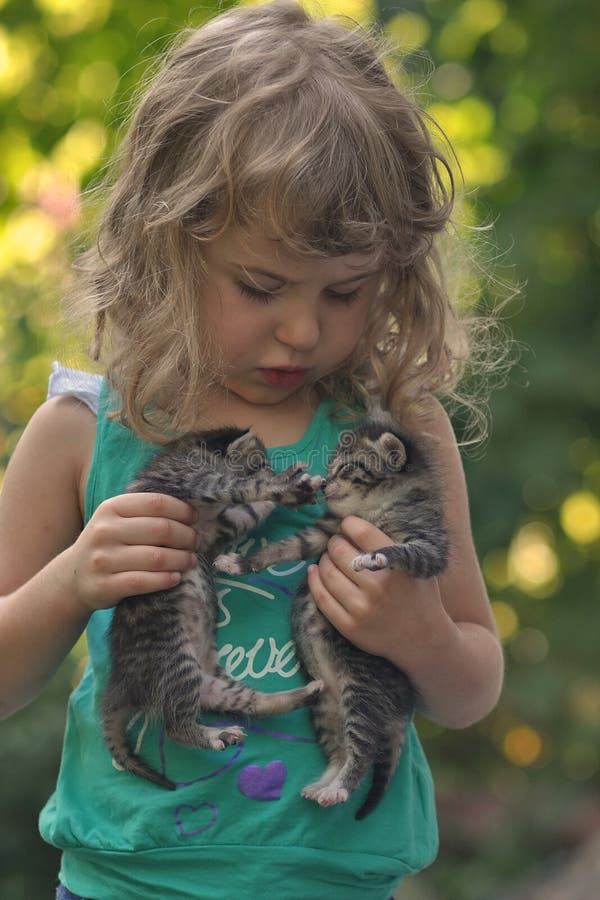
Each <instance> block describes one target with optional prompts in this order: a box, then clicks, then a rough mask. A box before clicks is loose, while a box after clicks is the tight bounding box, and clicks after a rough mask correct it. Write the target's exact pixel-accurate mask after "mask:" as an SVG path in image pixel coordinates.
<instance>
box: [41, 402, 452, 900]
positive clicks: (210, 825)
mask: <svg viewBox="0 0 600 900" xmlns="http://www.w3.org/2000/svg"><path fill="white" fill-rule="evenodd" d="M109 403H110V400H109V397H108V391H107V389H106V385H103V389H102V393H101V397H100V405H99V410H98V424H97V433H96V445H95V450H94V458H93V463H92V468H91V471H90V476H89V481H88V486H87V494H86V521H87V519H89V518H90V516H91V515H92V513H93V512H94V510H95V509H96V508H97V506H98V505H99V504H100V503H102V502H103V501H104V500H106V499H107V498H109V497H112V496H115V495H116V494H120V493H123V491H124V490H125V488H126V486H127V484H128V483H129V481H130V480H131V479H132V478H133V476H134V475H135V474H136V473H137V472H138V471H139V470H140V469H141V467H142V466H143V465H144V464H145V463H146V462H147V461H148V460H149V459H150V458H151V457H152V456H153V455H154V454H155V453H156V451H157V447H156V446H153V445H151V444H147V443H144V442H142V441H141V440H140V439H139V438H137V437H136V436H135V434H134V433H133V432H132V431H131V430H130V429H128V428H125V427H123V426H122V425H120V424H118V423H116V422H113V421H110V420H109V419H107V417H106V412H107V408H108V406H109ZM345 427H348V426H347V423H346V424H344V423H341V422H339V421H336V420H335V419H334V418H333V417H332V415H331V404H330V403H328V402H323V403H322V404H321V405H320V406H319V408H318V409H317V411H316V413H315V415H314V417H313V420H312V422H311V424H310V426H309V428H308V430H307V432H306V433H305V434H304V436H303V437H302V438H301V439H300V440H299V441H298V442H297V443H295V444H292V445H289V446H285V447H276V448H273V449H270V450H269V451H268V455H269V458H270V461H271V464H272V465H273V467H274V469H275V470H276V471H281V470H282V469H284V468H285V467H286V466H287V465H289V464H290V463H292V462H293V461H297V460H305V461H306V462H307V463H308V464H309V470H310V471H311V473H313V474H315V475H324V474H325V469H326V466H327V461H328V455H329V453H330V452H331V451H332V450H333V448H334V447H335V445H336V443H337V440H338V436H339V433H340V431H341V430H343V428H345ZM322 511H323V508H322V507H304V508H302V509H299V510H287V509H283V508H280V507H278V508H277V509H276V510H275V512H274V513H273V514H272V515H271V516H270V517H269V519H268V520H267V521H266V522H265V523H263V524H262V525H261V526H260V528H258V529H256V530H255V531H254V532H251V533H250V534H249V535H247V536H246V537H245V538H244V539H242V540H241V541H239V542H238V544H237V545H236V549H238V550H240V551H241V552H246V551H247V550H250V549H252V548H254V547H257V546H260V545H261V543H263V542H267V541H274V540H278V539H280V538H282V537H284V536H285V535H287V534H291V533H292V532H294V531H297V530H298V529H299V528H301V527H303V526H305V525H306V524H308V523H309V522H310V521H312V520H314V519H315V518H318V516H319V515H321V514H322ZM306 565H307V563H306V562H295V563H286V564H281V565H279V566H274V567H272V568H270V569H267V570H265V571H264V572H260V573H258V574H256V575H249V576H244V577H229V576H225V575H223V576H222V577H219V578H218V579H217V591H218V598H219V621H218V628H217V642H218V647H219V653H220V660H221V663H222V664H223V665H224V666H225V668H226V669H227V671H228V672H230V673H231V674H232V675H233V676H235V677H237V678H242V679H243V680H244V681H246V682H247V683H248V684H249V685H251V686H253V687H256V688H258V689H260V690H263V691H269V692H270V691H277V690H282V689H287V688H292V687H295V686H297V685H300V684H302V683H303V680H304V678H303V675H302V672H301V671H300V667H299V663H298V660H297V658H296V655H295V652H294V644H293V641H292V638H291V631H290V603H291V601H292V598H293V596H294V592H295V590H296V587H297V586H298V584H299V581H300V579H301V578H302V575H303V573H304V572H305V570H306ZM111 615H112V611H111V610H100V611H98V612H96V613H94V615H93V616H92V617H91V619H90V621H89V625H88V628H87V642H88V650H89V658H88V662H87V665H86V668H85V672H84V675H83V677H82V679H81V681H80V683H79V685H78V686H77V688H76V689H75V690H74V691H73V693H72V695H71V697H70V700H69V706H68V714H67V726H66V733H65V741H64V747H63V755H62V761H61V766H60V771H59V775H58V782H57V786H56V790H55V792H54V793H53V795H52V796H51V797H50V799H49V800H48V802H47V804H46V806H45V807H44V809H43V810H42V813H41V816H40V831H41V834H42V837H43V838H44V839H45V840H46V841H48V842H49V843H51V844H53V845H54V846H56V847H59V848H61V849H62V850H63V856H62V865H61V871H60V878H61V881H62V882H63V883H64V884H65V885H66V886H67V887H68V888H69V889H70V890H71V891H73V892H74V893H77V894H80V895H82V896H84V897H91V898H94V900H116V898H119V900H184V898H185V900H190V898H192V900H213V898H214V900H217V898H218V900H222V898H223V897H227V898H229V897H231V898H243V897H250V896H254V895H255V894H256V892H257V891H258V890H260V889H261V888H262V887H263V886H264V889H265V890H268V891H269V895H270V897H272V898H274V900H284V898H285V900H308V898H310V900H320V898H327V900H352V898H356V900H371V898H372V900H384V898H387V897H389V895H390V893H391V892H392V890H393V888H394V887H395V885H397V883H398V882H399V881H400V880H401V878H402V877H403V876H404V875H406V874H411V873H414V872H416V871H418V870H419V869H421V868H423V867H424V866H426V865H428V864H429V863H431V862H432V860H433V859H434V858H435V855H436V853H437V826H436V817H435V808H434V800H433V786H432V780H431V774H430V771H429V767H428V765H427V762H426V760H425V757H424V754H423V751H422V748H421V745H420V743H419V740H418V737H417V735H416V733H415V731H414V728H413V727H412V726H411V727H410V729H409V733H408V739H407V742H406V746H405V748H404V751H403V754H402V757H401V760H400V764H399V767H398V770H397V773H396V776H395V778H394V781H393V783H392V784H391V786H390V788H389V790H388V792H387V794H386V795H385V797H384V799H383V800H382V802H381V803H380V805H379V806H378V807H377V809H376V810H375V811H374V812H373V813H372V814H371V815H370V816H369V817H368V818H367V819H365V820H364V821H360V822H357V821H355V819H354V813H355V812H356V810H357V809H358V807H359V806H360V805H361V803H362V801H363V799H364V796H365V794H366V791H367V789H368V781H369V778H368V777H367V779H365V783H364V784H363V785H361V787H360V789H359V790H358V791H357V792H356V794H355V795H353V796H352V797H351V798H350V800H349V801H348V802H347V803H345V804H342V805H339V806H334V807H331V808H329V809H321V808H320V807H319V806H317V805H316V804H314V803H311V802H310V801H308V800H305V799H304V798H302V797H301V796H300V790H301V788H302V787H303V786H304V785H305V784H307V783H309V782H310V781H314V780H315V779H316V778H317V777H318V776H319V775H320V774H321V772H322V771H323V769H324V766H325V757H324V754H323V752H322V750H321V749H320V747H319V746H318V744H317V743H316V742H315V738H314V733H313V730H312V727H311V719H310V713H309V711H307V710H305V709H299V710H295V711H293V712H291V713H288V714H286V715H282V716H278V717H272V718H268V719H255V720H251V721H250V722H248V723H246V724H245V729H246V732H247V736H246V738H245V739H244V741H243V743H241V744H239V745H237V746H234V747H229V748H228V749H227V750H225V751H223V752H217V751H210V750H194V749H192V748H187V747H182V746H180V745H178V744H176V743H174V742H171V741H169V740H168V739H165V738H164V735H163V733H162V731H161V728H160V725H154V724H152V723H149V722H146V721H145V720H144V719H143V718H142V717H141V716H138V717H137V718H134V719H132V721H131V722H130V724H129V729H130V734H131V739H132V741H133V743H134V745H135V746H136V748H137V749H138V751H139V752H140V753H141V754H142V755H143V756H144V758H145V759H147V760H148V761H149V762H150V763H151V765H152V766H154V767H155V768H157V769H159V770H161V771H164V772H166V773H167V775H168V776H169V777H170V778H171V779H173V780H174V781H176V782H177V785H178V789H177V790H176V791H174V792H172V791H166V790H162V789H161V788H158V787H157V786H156V785H153V784H150V783H148V782H146V781H144V780H142V779H140V778H136V777H134V776H132V775H130V774H129V773H127V772H122V771H118V770H117V769H116V768H115V767H114V765H113V763H112V760H111V757H110V754H109V753H108V751H107V749H106V746H105V744H104V741H103V738H102V733H101V724H100V722H101V718H100V709H101V697H102V691H103V686H104V684H105V681H106V675H107V667H108V664H109V657H108V646H107V640H106V636H107V629H108V626H109V622H110V617H111ZM203 720H204V721H206V722H226V721H228V719H227V717H226V716H223V715H221V716H219V715H205V716H203ZM229 721H231V720H229ZM374 739H375V740H376V736H374Z"/></svg>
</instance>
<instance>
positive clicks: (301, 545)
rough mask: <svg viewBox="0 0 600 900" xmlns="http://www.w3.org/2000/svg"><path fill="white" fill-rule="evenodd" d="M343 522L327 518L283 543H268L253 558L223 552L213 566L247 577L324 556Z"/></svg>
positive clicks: (335, 518) (332, 517)
mask: <svg viewBox="0 0 600 900" xmlns="http://www.w3.org/2000/svg"><path fill="white" fill-rule="evenodd" d="M339 522H340V520H339V519H338V518H337V517H334V516H326V517H324V518H323V519H321V520H320V521H319V522H318V523H317V524H316V525H311V526H309V527H308V528H305V529H304V531H300V532H298V534H293V535H292V536H291V537H289V538H285V539H284V540H282V541H276V542H275V543H274V544H267V546H266V547H263V548H262V549H261V550H258V551H257V552H256V553H253V554H251V555H250V556H242V555H241V553H223V554H221V555H220V556H217V557H216V559H215V561H214V563H213V565H214V567H215V568H216V569H218V570H219V572H226V573H227V574H228V575H244V574H248V572H260V571H261V569H266V568H267V567H268V566H274V565H276V564H277V563H281V562H291V561H292V560H295V559H309V558H310V557H311V556H320V555H321V553H323V552H324V551H325V550H326V549H327V542H328V541H329V538H330V537H331V535H332V534H337V532H338V531H339Z"/></svg>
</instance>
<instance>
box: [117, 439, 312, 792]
mask: <svg viewBox="0 0 600 900" xmlns="http://www.w3.org/2000/svg"><path fill="white" fill-rule="evenodd" d="M321 482H322V479H320V478H311V476H309V475H307V474H306V472H305V467H304V466H302V465H298V466H293V467H290V468H289V469H287V470H286V471H285V472H283V473H282V474H281V475H275V473H274V472H273V470H272V469H271V467H270V466H269V464H268V462H267V458H266V455H265V449H264V446H263V444H262V443H261V442H260V441H259V439H258V438H257V437H256V436H255V435H254V434H253V433H252V432H251V431H241V430H239V429H233V428H231V429H219V430H215V431H210V432H199V433H197V434H193V435H188V436H186V437H184V438H182V439H180V440H177V441H174V442H173V443H172V444H169V445H167V446H166V447H165V448H164V449H163V450H162V451H161V452H160V453H159V454H158V455H157V456H156V457H155V458H154V460H152V462H150V464H149V465H148V466H147V467H146V468H145V469H144V470H143V472H142V473H141V474H140V475H139V476H138V477H137V478H136V479H135V480H134V481H133V482H132V483H131V484H130V486H129V488H128V490H129V491H130V492H134V491H135V492H148V491H149V492H159V493H165V494H171V495H172V496H175V497H178V498H180V499H182V500H186V501H187V502H189V503H191V504H192V505H193V506H195V507H196V508H197V509H198V510H199V512H200V517H199V521H198V523H197V525H196V526H195V527H196V530H197V532H198V535H199V537H200V542H199V543H200V549H198V551H197V554H196V555H197V565H196V567H195V568H194V569H191V570H190V571H188V572H187V573H184V575H183V577H182V580H181V581H180V583H179V584H178V585H176V586H175V587H173V588H170V589H168V590H164V591H156V592H154V593H150V594H143V595H140V596H132V597H126V598H125V599H123V600H122V601H121V602H120V603H119V604H118V606H117V607H116V608H115V612H114V616H113V619H112V624H111V628H110V653H111V671H110V676H109V680H108V685H107V688H106V692H105V694H104V701H103V730H104V737H105V740H106V743H107V746H108V749H109V751H110V753H111V754H112V756H113V759H114V760H115V762H116V763H118V764H119V765H120V766H122V767H123V768H124V769H126V770H128V771H129V772H132V773H133V774H135V775H139V776H141V777H142V778H146V779H147V780H148V781H152V782H154V783H155V784H159V785H161V786H163V787H167V788H170V789H171V790H173V789H174V788H175V787H176V785H175V783H174V782H172V781H171V780H170V779H169V778H167V777H166V776H165V775H164V774H161V773H159V772H156V771H155V770H154V769H152V768H151V767H150V766H149V765H148V764H147V763H145V762H144V760H142V759H141V758H140V757H139V756H138V755H136V753H135V752H134V750H133V747H132V745H131V743H130V741H129V738H128V736H127V722H128V720H129V719H130V717H131V716H132V714H133V713H134V712H135V711H138V710H141V711H143V712H144V713H145V714H146V715H148V716H149V717H150V718H151V719H152V720H153V721H162V723H163V725H164V728H165V732H166V734H167V735H168V736H169V737H170V738H172V739H173V740H175V741H178V742H180V743H182V744H188V745H190V746H193V747H207V748H212V749H215V750H223V749H224V748H225V747H227V746H229V745H231V744H235V743H237V742H238V741H240V740H241V738H242V737H243V735H244V732H243V731H242V729H241V728H238V727H229V728H216V727H207V726H205V725H202V724H201V723H200V722H198V721H197V718H198V714H199V712H200V711H201V710H207V711H208V710H215V711H216V710H219V711H222V712H234V713H241V714H245V715H257V716H266V715H275V714H278V713H282V712H287V711H289V710H292V709H296V708H297V707H299V706H304V705H307V704H309V703H311V702H313V701H314V699H315V697H316V696H317V694H318V692H319V691H320V688H321V685H320V684H319V683H318V682H312V683H311V684H309V685H307V686H306V687H303V688H298V689H296V690H291V691H280V692H278V693H274V694H264V693H261V692H260V691H255V690H251V689H250V688H248V687H246V686H245V685H244V684H242V683H241V682H240V681H237V680H235V679H234V678H231V677H230V676H229V675H227V674H226V673H225V672H224V671H223V670H222V668H221V667H220V666H219V665H218V661H217V659H218V657H217V649H216V644H215V636H214V635H215V627H216V617H217V598H216V593H215V587H214V575H213V567H212V560H213V558H214V556H215V554H216V553H217V552H218V551H219V550H220V549H222V548H223V547H225V546H226V545H227V544H229V543H230V542H231V541H232V540H234V539H236V538H239V537H240V536H242V535H243V534H245V533H246V532H247V531H249V530H250V529H251V528H253V527H254V526H255V525H256V524H257V523H258V522H260V521H261V520H262V519H264V518H265V517H266V516H267V515H268V514H269V513H270V512H271V510H272V509H273V508H274V506H275V503H282V504H284V505H287V506H298V505H301V504H304V503H314V502H315V500H316V491H317V490H318V489H319V487H320V486H321Z"/></svg>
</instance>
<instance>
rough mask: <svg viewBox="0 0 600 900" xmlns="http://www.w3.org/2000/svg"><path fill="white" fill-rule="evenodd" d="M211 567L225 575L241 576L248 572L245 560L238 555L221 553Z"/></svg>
mask: <svg viewBox="0 0 600 900" xmlns="http://www.w3.org/2000/svg"><path fill="white" fill-rule="evenodd" d="M213 566H214V568H215V569H217V571H218V572H225V573H226V574H227V575H243V574H244V573H245V572H249V571H250V568H249V567H248V565H247V563H246V558H245V557H244V556H241V554H239V553H221V554H220V555H219V556H216V557H215V560H214V562H213Z"/></svg>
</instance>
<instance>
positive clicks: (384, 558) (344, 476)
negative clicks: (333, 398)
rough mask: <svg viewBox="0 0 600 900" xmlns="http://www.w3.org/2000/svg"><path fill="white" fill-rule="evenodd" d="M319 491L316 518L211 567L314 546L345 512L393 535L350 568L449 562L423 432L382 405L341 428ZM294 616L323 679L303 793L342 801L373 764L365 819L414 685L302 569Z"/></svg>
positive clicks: (389, 771)
mask: <svg viewBox="0 0 600 900" xmlns="http://www.w3.org/2000/svg"><path fill="white" fill-rule="evenodd" d="M324 492H325V498H326V500H327V504H328V507H329V509H328V512H327V513H326V514H325V516H324V517H323V518H322V519H320V520H319V521H318V522H317V523H316V524H315V525H313V526H310V527H308V528H306V529H304V530H303V531H301V532H299V533H298V534H296V535H292V536H291V537H289V538H287V539H285V540H282V541H279V542H277V543H274V544H270V545H267V546H266V547H264V548H263V549H261V550H259V551H258V552H257V553H255V554H253V555H252V556H249V557H242V556H240V555H239V554H226V555H223V556H219V557H217V558H216V559H215V567H216V568H217V569H220V570H221V571H223V572H228V573H230V574H240V573H242V572H253V571H258V570H260V569H263V568H264V567H265V566H270V565H274V564H276V563H279V562H284V561H288V560H293V559H298V558H301V559H306V558H309V557H313V556H318V555H320V554H321V553H323V551H324V550H326V548H327V542H328V540H329V538H330V537H331V536H332V535H333V534H336V533H338V532H339V531H340V524H341V521H342V519H343V518H344V517H345V516H348V515H359V516H361V517H362V518H363V519H366V520H368V521H369V522H371V523H372V524H373V525H375V526H377V528H380V529H381V530H382V531H385V533H386V534H387V535H389V537H390V538H391V540H392V541H393V543H392V544H390V546H388V547H382V548H381V549H380V550H377V551H375V552H373V553H360V554H359V555H358V556H356V557H355V558H354V560H353V562H352V568H353V569H354V571H357V572H359V571H361V570H363V569H370V570H378V569H386V568H391V569H395V568H399V569H403V570H404V571H405V572H407V573H408V574H409V575H412V576H413V577H415V578H430V577H432V576H434V575H437V574H439V573H440V572H442V571H443V570H444V568H445V567H446V564H447V561H448V543H447V536H446V529H445V527H444V523H443V519H442V497H441V484H440V478H439V476H438V474H437V471H436V468H435V466H434V465H433V461H432V458H431V453H430V451H429V450H428V448H427V445H426V443H425V441H424V440H423V438H420V437H417V436H416V435H414V434H413V435H409V434H406V433H404V432H403V431H400V430H399V429H398V428H397V426H395V425H394V424H393V423H392V421H391V419H389V418H387V417H384V416H383V415H382V414H381V415H379V416H377V417H371V418H369V419H368V420H367V421H366V423H365V424H364V425H363V426H361V427H359V428H357V429H356V430H354V431H349V432H345V433H344V434H343V435H342V437H341V439H340V441H339V444H338V446H337V448H336V450H335V453H334V455H333V458H332V459H331V461H330V463H329V466H328V471H327V480H326V483H325V488H324ZM398 602H402V599H401V598H398ZM292 623H293V633H294V640H295V642H296V647H297V650H298V655H299V657H300V659H301V662H302V664H303V666H304V668H305V669H306V671H307V672H308V673H309V674H310V675H311V677H313V678H319V679H321V680H322V681H323V683H324V690H323V693H322V694H320V695H319V696H318V697H317V699H316V701H315V705H314V707H313V710H312V712H313V718H314V724H315V731H316V734H317V738H318V740H319V742H320V744H321V746H322V747H323V749H324V751H325V753H326V755H327V758H328V761H329V764H328V766H327V768H326V770H325V771H324V773H323V775H322V776H321V778H320V779H319V780H318V781H317V782H315V783H314V784H309V785H307V786H306V787H305V788H304V789H303V791H302V794H303V796H304V797H307V798H308V799H310V800H315V801H316V802H317V803H319V804H320V805H321V806H332V805H333V804H335V803H342V802H344V801H345V800H347V799H348V797H349V795H350V794H351V793H352V792H353V791H354V790H355V789H356V787H357V786H358V784H359V782H360V781H361V780H362V778H363V777H364V775H365V774H366V772H367V770H368V769H369V767H370V766H371V764H374V770H373V781H372V784H371V788H370V790H369V792H368V794H367V797H366V799H365V802H364V803H363V804H362V806H361V807H360V809H359V811H358V812H357V814H356V818H357V819H362V818H364V817H365V816H366V815H367V814H368V813H370V812H371V811H372V810H373V809H374V808H375V807H376V806H377V804H378V803H379V801H380V800H381V798H382V797H383V795H384V793H385V791H386V789H387V787H388V785H389V783H390V781H391V779H392V776H393V774H394V772H395V770H396V767H397V764H398V760H399V758H400V753H401V752H402V747H403V745H404V740H405V733H406V726H407V723H408V721H409V719H410V717H411V715H412V713H413V710H414V708H415V702H416V699H417V690H416V688H415V687H414V685H413V684H412V683H411V681H410V680H409V678H408V676H407V675H405V674H404V673H403V672H402V671H401V670H400V669H398V668H397V667H396V666H395V665H393V664H392V663H391V662H389V661H388V660H387V659H384V658H383V657H380V656H374V655H373V654H370V653H366V652H365V651H363V650H361V649H359V648H358V647H356V646H355V645H354V644H352V643H350V641H348V640H347V639H346V638H345V637H343V635H341V634H340V633H339V632H338V631H337V630H336V629H335V628H334V627H333V626H332V625H331V623H330V622H329V621H328V620H327V619H326V618H325V616H323V614H322V613H321V612H320V611H319V609H318V608H317V606H316V605H315V602H314V600H313V598H312V595H311V593H310V591H309V589H308V582H307V579H305V580H304V582H303V584H302V585H301V586H300V588H299V590H298V593H297V594H296V597H295V600H294V604H293V608H292Z"/></svg>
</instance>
